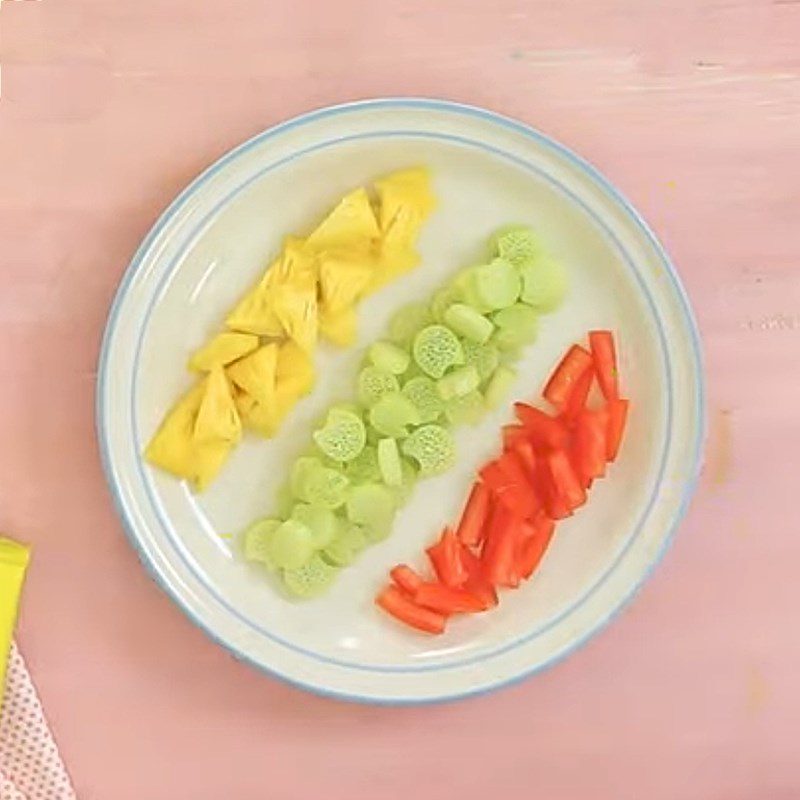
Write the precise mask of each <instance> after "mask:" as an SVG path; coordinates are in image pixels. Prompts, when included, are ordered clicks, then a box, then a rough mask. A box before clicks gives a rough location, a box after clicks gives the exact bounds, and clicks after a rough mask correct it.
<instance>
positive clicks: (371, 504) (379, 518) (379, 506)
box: [347, 483, 396, 541]
mask: <svg viewBox="0 0 800 800" xmlns="http://www.w3.org/2000/svg"><path fill="white" fill-rule="evenodd" d="M395 511H396V502H395V497H394V494H393V493H392V491H391V490H390V489H388V488H387V487H386V486H382V485H381V484H379V483H365V484H362V485H361V486H354V487H353V489H352V491H351V492H350V496H349V497H348V498H347V518H348V519H349V520H350V521H351V522H356V523H358V524H360V525H364V526H365V527H366V528H367V531H365V533H366V535H367V536H368V537H369V538H370V539H371V540H373V541H374V540H376V538H377V537H383V536H386V535H388V533H389V531H390V530H391V527H392V520H393V519H394V514H395Z"/></svg>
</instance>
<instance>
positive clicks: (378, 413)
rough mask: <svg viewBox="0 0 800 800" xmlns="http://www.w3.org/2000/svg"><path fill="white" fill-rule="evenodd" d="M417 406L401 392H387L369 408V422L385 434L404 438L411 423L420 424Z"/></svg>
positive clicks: (394, 437)
mask: <svg viewBox="0 0 800 800" xmlns="http://www.w3.org/2000/svg"><path fill="white" fill-rule="evenodd" d="M419 422H420V419H419V412H418V411H417V407H416V406H415V405H414V404H413V403H412V402H411V401H410V400H409V399H408V398H407V397H406V396H405V395H403V394H401V393H400V392H394V393H393V394H385V395H384V396H383V397H381V399H380V400H378V402H377V403H375V405H374V406H372V408H371V409H370V410H369V424H370V425H371V426H372V427H373V428H374V429H375V430H376V431H377V432H378V433H380V434H382V435H383V436H391V437H392V438H393V439H402V438H404V437H405V436H408V426H409V425H419Z"/></svg>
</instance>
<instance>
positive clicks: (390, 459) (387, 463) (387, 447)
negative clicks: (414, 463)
mask: <svg viewBox="0 0 800 800" xmlns="http://www.w3.org/2000/svg"><path fill="white" fill-rule="evenodd" d="M378 466H379V467H380V471H381V477H382V478H383V482H384V483H385V484H386V485H387V486H400V484H401V483H402V482H403V468H402V464H401V463H400V451H399V450H398V449H397V440H396V439H391V438H387V439H381V440H380V441H379V442H378Z"/></svg>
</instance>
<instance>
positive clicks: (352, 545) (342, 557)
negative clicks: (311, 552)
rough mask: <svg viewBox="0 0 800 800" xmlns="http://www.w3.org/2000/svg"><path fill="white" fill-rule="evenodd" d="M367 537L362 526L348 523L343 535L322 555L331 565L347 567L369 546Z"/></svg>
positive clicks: (345, 525) (344, 527)
mask: <svg viewBox="0 0 800 800" xmlns="http://www.w3.org/2000/svg"><path fill="white" fill-rule="evenodd" d="M367 541H368V539H367V536H366V532H365V529H364V527H363V526H362V525H358V524H356V523H353V522H346V523H345V524H344V525H343V526H342V531H341V533H340V534H339V535H338V536H337V537H336V539H334V541H332V542H331V543H330V544H329V545H328V546H327V547H326V548H325V549H324V550H323V551H322V553H321V554H320V555H321V556H322V558H323V559H324V560H325V561H327V562H328V563H329V564H333V565H334V566H337V567H346V566H348V565H349V564H352V563H353V561H354V560H355V558H356V556H357V555H358V554H359V553H360V552H361V551H362V550H363V549H364V548H365V547H366V546H367Z"/></svg>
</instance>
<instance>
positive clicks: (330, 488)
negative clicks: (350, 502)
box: [295, 464, 350, 509]
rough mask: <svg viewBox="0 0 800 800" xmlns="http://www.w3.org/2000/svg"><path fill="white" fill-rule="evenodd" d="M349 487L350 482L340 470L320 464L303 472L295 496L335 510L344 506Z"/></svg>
mask: <svg viewBox="0 0 800 800" xmlns="http://www.w3.org/2000/svg"><path fill="white" fill-rule="evenodd" d="M349 486H350V481H349V480H348V478H347V476H346V475H344V474H343V473H342V472H341V471H340V470H338V469H334V468H333V467H323V466H322V465H321V464H319V465H318V466H317V467H310V468H308V469H306V470H305V471H304V472H303V474H302V475H301V478H300V480H299V482H298V483H297V490H296V492H295V496H296V497H297V498H298V499H299V500H305V501H306V502H307V503H311V504H312V505H318V506H323V508H330V509H335V508H339V506H341V505H343V504H344V501H345V500H346V499H347V490H348V488H349Z"/></svg>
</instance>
